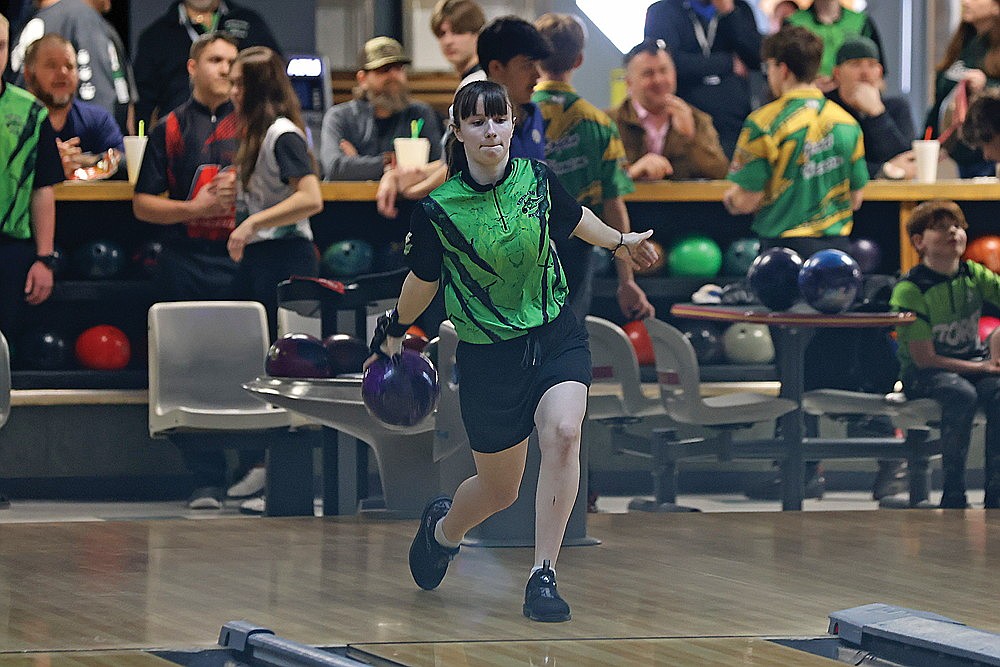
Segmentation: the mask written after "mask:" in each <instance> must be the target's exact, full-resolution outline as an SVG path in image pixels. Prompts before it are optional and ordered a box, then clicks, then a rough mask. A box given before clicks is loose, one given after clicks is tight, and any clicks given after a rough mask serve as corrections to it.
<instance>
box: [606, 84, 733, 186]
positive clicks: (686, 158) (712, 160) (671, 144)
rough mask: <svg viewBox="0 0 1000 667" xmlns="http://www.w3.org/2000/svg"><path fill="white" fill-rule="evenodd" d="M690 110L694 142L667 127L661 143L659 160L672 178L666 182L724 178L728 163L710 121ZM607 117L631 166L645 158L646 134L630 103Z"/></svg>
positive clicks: (694, 110)
mask: <svg viewBox="0 0 1000 667" xmlns="http://www.w3.org/2000/svg"><path fill="white" fill-rule="evenodd" d="M691 110H692V112H694V125H695V131H694V138H693V139H688V138H687V137H683V136H681V135H680V134H678V132H677V131H676V130H675V129H674V127H673V125H671V126H670V129H669V130H668V131H667V140H666V141H665V142H664V143H663V156H664V157H666V158H667V159H668V160H670V164H671V165H673V167H674V173H673V176H670V177H669V178H671V179H674V180H681V179H689V178H725V177H726V174H727V173H728V171H729V159H728V158H726V154H725V153H724V152H723V150H722V146H721V145H720V144H719V133H718V132H716V131H715V126H714V125H712V117H711V116H709V115H708V114H707V113H705V112H704V111H699V110H698V109H696V108H694V107H691ZM609 113H610V116H611V117H612V118H614V119H615V122H616V123H618V131H619V132H620V133H621V136H622V143H624V144H625V156H626V158H627V160H628V162H629V164H631V163H633V162H635V161H636V160H638V159H639V158H641V157H642V156H643V155H645V154H646V142H645V134H646V132H645V130H643V128H642V124H641V123H640V122H639V118H638V116H637V115H636V113H635V108H634V107H633V106H632V99H631V98H628V97H627V98H625V101H624V102H622V103H621V104H620V105H619V106H618V107H617V108H615V109H612V110H611V111H610V112H609Z"/></svg>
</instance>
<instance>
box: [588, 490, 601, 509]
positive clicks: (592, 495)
mask: <svg viewBox="0 0 1000 667" xmlns="http://www.w3.org/2000/svg"><path fill="white" fill-rule="evenodd" d="M599 497H600V496H598V495H597V491H588V492H587V514H597V499H598V498H599Z"/></svg>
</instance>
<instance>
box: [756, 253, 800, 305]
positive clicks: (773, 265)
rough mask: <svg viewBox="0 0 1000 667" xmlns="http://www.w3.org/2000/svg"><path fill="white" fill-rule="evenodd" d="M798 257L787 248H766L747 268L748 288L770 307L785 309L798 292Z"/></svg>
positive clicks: (792, 301) (793, 301) (796, 296)
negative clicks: (748, 268)
mask: <svg viewBox="0 0 1000 667" xmlns="http://www.w3.org/2000/svg"><path fill="white" fill-rule="evenodd" d="M801 268H802V258H801V257H799V254H798V253H797V252H795V251H794V250H791V249H789V248H768V249H767V250H765V251H764V252H762V253H761V254H759V255H758V256H757V259H755V260H754V261H753V264H751V265H750V270H749V271H747V282H748V283H750V290H751V291H752V292H753V293H754V295H755V296H756V297H757V298H758V299H759V300H760V302H761V303H762V304H764V305H765V306H767V307H768V308H770V309H771V310H788V309H789V308H791V307H792V304H793V303H795V300H796V299H797V298H798V296H799V290H798V286H797V281H798V279H799V270H800V269H801Z"/></svg>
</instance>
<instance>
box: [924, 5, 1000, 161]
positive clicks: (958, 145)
mask: <svg viewBox="0 0 1000 667" xmlns="http://www.w3.org/2000/svg"><path fill="white" fill-rule="evenodd" d="M962 82H964V83H963V85H964V86H965V87H966V95H967V97H968V98H969V99H968V101H969V102H971V101H972V99H971V98H973V97H974V96H975V95H977V94H978V93H980V92H982V90H983V89H984V88H992V87H995V86H1000V0H962V22H961V23H960V24H959V26H958V29H956V30H955V34H953V35H952V37H951V41H950V42H949V43H948V48H947V49H946V50H945V54H944V58H942V59H941V62H940V63H938V66H937V79H936V83H935V88H934V106H932V107H931V110H930V113H929V114H928V116H927V125H928V126H930V127H932V128H933V129H934V136H939V135H940V133H941V132H944V131H946V130H947V128H946V127H941V125H942V123H941V118H942V117H943V116H949V115H952V113H953V109H954V99H953V98H954V97H955V96H954V95H952V92H953V90H954V89H955V86H957V85H958V84H959V83H962ZM942 111H944V113H943V114H942ZM961 120H962V119H961V118H958V119H956V121H957V122H956V125H957V123H958V122H961ZM957 134H958V133H957V132H955V133H953V135H952V136H953V137H954V138H953V139H952V140H950V141H946V143H945V148H946V149H947V151H948V154H949V155H950V156H951V157H952V159H953V160H955V162H956V163H957V164H958V172H959V175H960V176H961V177H962V178H973V177H975V176H992V175H993V174H994V171H995V169H996V165H995V164H994V163H993V162H989V161H987V160H985V159H984V158H983V154H982V153H981V152H980V151H978V150H976V149H974V148H972V147H970V146H969V145H968V144H965V143H962V141H961V140H960V139H959V138H958V137H957V136H955V135H957Z"/></svg>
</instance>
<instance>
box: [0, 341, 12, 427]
mask: <svg viewBox="0 0 1000 667" xmlns="http://www.w3.org/2000/svg"><path fill="white" fill-rule="evenodd" d="M9 417H10V348H9V347H8V346H7V339H6V338H4V336H3V334H2V333H0V428H2V427H3V425H4V424H6V423H7V419H8V418H9Z"/></svg>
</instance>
